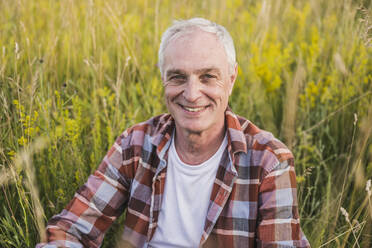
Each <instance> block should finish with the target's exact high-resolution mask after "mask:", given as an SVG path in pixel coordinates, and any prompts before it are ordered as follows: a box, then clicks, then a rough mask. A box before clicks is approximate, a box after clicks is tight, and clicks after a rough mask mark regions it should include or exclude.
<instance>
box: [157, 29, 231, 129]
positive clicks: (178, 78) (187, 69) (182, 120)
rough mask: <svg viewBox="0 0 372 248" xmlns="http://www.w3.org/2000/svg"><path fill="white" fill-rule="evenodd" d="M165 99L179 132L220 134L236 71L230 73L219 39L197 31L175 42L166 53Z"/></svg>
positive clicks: (163, 78) (168, 47)
mask: <svg viewBox="0 0 372 248" xmlns="http://www.w3.org/2000/svg"><path fill="white" fill-rule="evenodd" d="M163 69H164V70H163V71H164V74H163V76H162V80H163V83H164V86H165V99H166V104H167V108H168V111H169V112H170V114H171V115H172V116H173V118H174V119H175V122H176V126H177V129H181V131H187V132H191V133H201V132H206V131H207V132H213V131H216V132H217V131H220V130H221V128H223V126H224V120H225V116H224V112H225V110H226V107H227V104H228V99H229V96H230V94H231V91H232V87H233V85H234V81H235V78H236V74H237V70H236V67H235V70H234V72H233V73H229V64H228V62H227V56H226V52H225V49H224V47H223V45H222V44H221V42H220V41H219V40H218V38H217V36H215V35H214V34H212V33H208V32H204V31H201V30H195V31H192V32H191V33H188V34H184V35H181V36H180V37H177V38H175V39H174V40H172V41H171V42H170V43H169V44H168V46H167V47H166V49H165V51H164V68H163Z"/></svg>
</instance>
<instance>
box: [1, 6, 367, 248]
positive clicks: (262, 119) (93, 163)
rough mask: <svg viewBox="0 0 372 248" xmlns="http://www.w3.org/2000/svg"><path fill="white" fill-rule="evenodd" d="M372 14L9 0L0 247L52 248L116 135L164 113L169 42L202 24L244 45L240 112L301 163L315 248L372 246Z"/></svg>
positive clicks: (4, 19)
mask: <svg viewBox="0 0 372 248" xmlns="http://www.w3.org/2000/svg"><path fill="white" fill-rule="evenodd" d="M371 9H372V6H371V2H370V1H368V0H365V1H351V0H341V1H337V0H312V1H305V0H288V1H281V0H276V1H265V0H264V1H253V0H250V1H249V0H248V1H242V0H233V1H219V0H206V1H191V0H182V1H170V0H164V1H160V0H156V1H149V0H138V1H119V0H86V1H73V0H64V1H48V0H38V1H29V0H0V86H1V88H0V106H1V107H0V188H1V189H0V191H1V194H0V246H1V247H33V246H34V245H35V244H36V243H38V242H39V241H40V239H41V240H43V239H44V238H45V234H44V229H45V223H46V221H47V219H49V218H50V217H51V216H52V215H54V214H56V213H58V212H60V211H61V210H62V208H63V207H64V206H65V205H66V204H67V203H68V201H69V200H70V199H71V198H72V196H73V194H74V192H75V191H76V190H77V189H78V188H79V186H81V185H82V184H83V183H84V182H85V180H86V179H87V177H88V175H89V174H90V173H92V171H93V170H94V169H95V168H96V167H97V165H98V164H99V162H100V160H101V159H102V158H103V156H104V155H105V153H106V151H107V150H108V148H109V147H110V146H111V144H112V143H113V142H114V140H115V137H116V136H118V135H119V134H120V133H121V132H122V131H123V130H124V129H125V128H127V127H129V126H131V125H133V124H134V123H138V122H141V121H144V120H146V119H148V118H149V117H151V116H154V115H157V114H160V113H162V112H165V111H166V108H165V105H164V101H163V89H162V83H161V80H160V73H159V71H158V68H157V64H156V63H157V50H158V46H159V40H160V36H161V33H162V32H163V31H164V30H165V29H166V27H167V26H169V25H170V23H171V21H172V20H173V19H186V18H190V17H195V16H200V17H205V18H208V19H211V20H214V21H216V22H217V23H220V24H222V25H224V26H226V28H227V29H228V30H229V31H230V33H231V35H232V36H233V38H234V40H235V45H236V49H237V59H238V62H239V76H238V80H237V82H236V84H235V88H234V91H233V94H232V96H231V99H230V105H231V107H232V109H233V110H234V111H235V112H236V113H238V114H240V115H242V116H245V117H247V118H249V119H250V120H251V121H252V122H254V123H256V124H257V125H258V126H260V127H261V128H263V129H266V130H269V131H271V132H273V133H274V134H275V135H276V136H277V137H279V138H280V139H282V140H284V141H285V143H286V144H287V145H288V146H289V147H290V148H291V149H292V151H293V152H294V154H295V156H296V171H297V182H298V198H299V205H300V214H301V221H302V222H301V225H302V228H303V230H304V232H305V234H306V235H307V237H308V239H309V241H310V243H311V244H312V246H313V247H371V246H372V235H371V233H372V224H371V223H372V198H371V190H372V189H371V184H370V182H371V181H370V180H371V179H372V139H371V132H372V124H371V123H372V105H371V103H372V73H371V72H372V59H371V52H372V47H371V27H372V26H371V14H372V12H371ZM368 180H369V181H368ZM368 182H369V184H368ZM123 219H124V216H123V217H121V218H120V220H119V221H118V222H117V223H116V224H115V225H114V226H113V228H111V229H110V230H109V232H108V234H107V235H106V238H105V240H104V244H103V247H113V246H114V244H115V243H116V242H115V241H116V240H117V238H118V233H120V231H121V227H122V225H121V223H122V222H123ZM119 235H120V234H119Z"/></svg>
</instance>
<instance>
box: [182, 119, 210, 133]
mask: <svg viewBox="0 0 372 248" xmlns="http://www.w3.org/2000/svg"><path fill="white" fill-rule="evenodd" d="M179 127H180V129H181V130H185V131H187V132H189V133H193V134H200V133H201V132H203V131H204V130H206V129H207V128H206V127H205V125H201V123H187V122H182V123H181V124H180V125H179Z"/></svg>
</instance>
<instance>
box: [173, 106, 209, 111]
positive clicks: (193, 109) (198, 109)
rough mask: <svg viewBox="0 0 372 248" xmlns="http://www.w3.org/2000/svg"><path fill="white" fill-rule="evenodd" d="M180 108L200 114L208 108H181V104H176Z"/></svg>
mask: <svg viewBox="0 0 372 248" xmlns="http://www.w3.org/2000/svg"><path fill="white" fill-rule="evenodd" d="M178 105H179V106H180V107H182V108H183V109H184V110H186V111H188V112H194V113H195V112H201V111H203V110H205V109H206V108H207V107H208V106H204V107H186V106H183V105H181V104H178Z"/></svg>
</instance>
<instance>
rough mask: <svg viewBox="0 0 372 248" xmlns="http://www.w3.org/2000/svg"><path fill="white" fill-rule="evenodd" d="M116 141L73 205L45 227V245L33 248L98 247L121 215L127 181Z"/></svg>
mask: <svg viewBox="0 0 372 248" xmlns="http://www.w3.org/2000/svg"><path fill="white" fill-rule="evenodd" d="M122 139H123V137H119V138H118V139H117V140H116V142H115V143H114V145H113V146H112V147H111V149H110V150H109V151H108V153H107V154H106V156H105V157H104V159H103V161H102V162H101V164H100V165H99V167H98V169H97V170H96V171H95V172H94V173H93V174H92V175H91V176H89V178H88V180H87V182H86V183H85V184H84V185H83V186H82V187H81V188H80V189H79V190H78V191H77V192H76V193H75V195H74V197H73V199H72V201H71V202H70V203H69V204H68V205H67V207H66V208H65V209H64V210H63V211H62V212H61V213H60V214H58V215H55V216H53V217H52V218H51V219H50V220H49V222H48V225H47V228H46V229H47V242H48V243H41V244H38V245H37V246H36V247H37V248H40V247H44V248H52V247H99V246H100V245H101V243H102V240H103V236H104V233H105V231H106V230H107V229H108V228H109V227H110V226H111V224H112V223H113V221H114V220H115V219H116V218H117V217H118V216H119V215H120V214H121V213H122V212H123V210H124V208H125V205H126V204H127V199H128V194H129V193H128V190H129V187H130V181H131V180H130V178H127V177H126V176H125V173H123V171H124V170H125V169H124V168H123V167H122V166H123V154H122V153H123V152H122V148H121V141H122Z"/></svg>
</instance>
